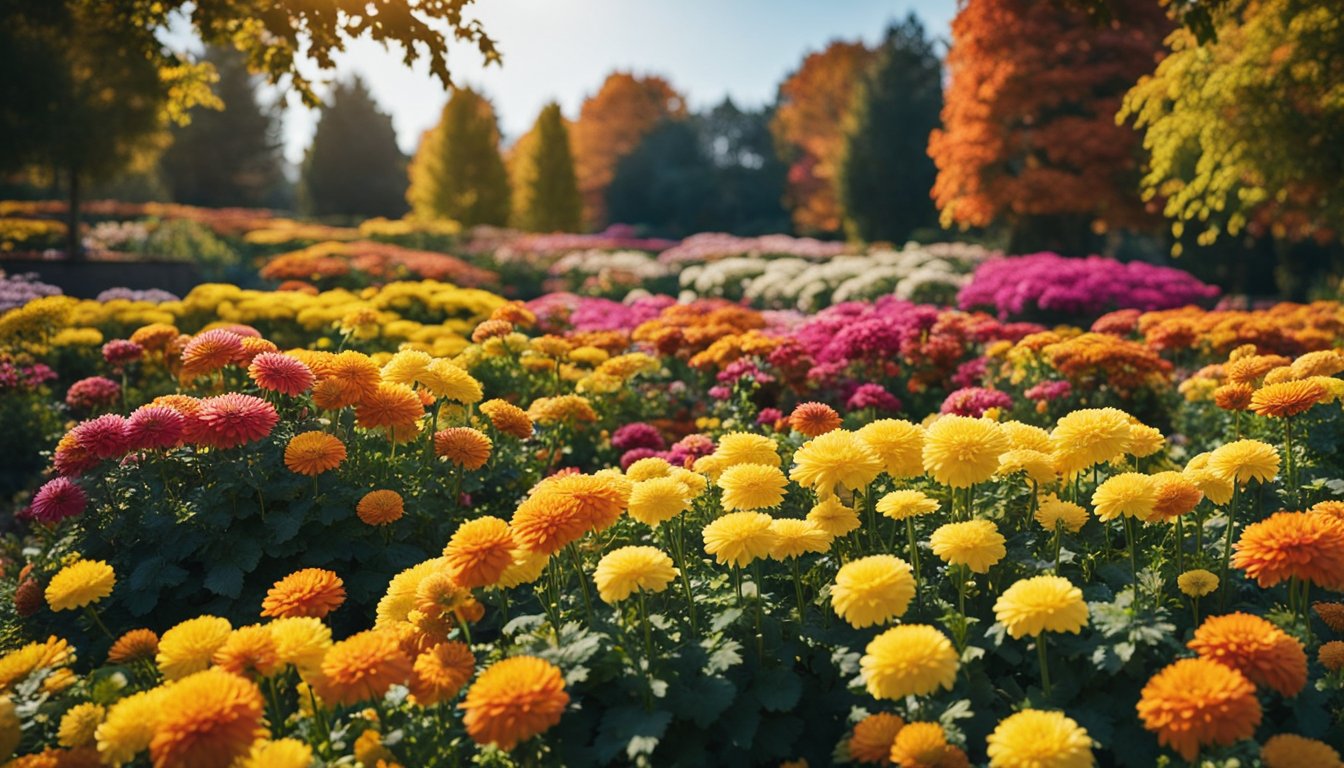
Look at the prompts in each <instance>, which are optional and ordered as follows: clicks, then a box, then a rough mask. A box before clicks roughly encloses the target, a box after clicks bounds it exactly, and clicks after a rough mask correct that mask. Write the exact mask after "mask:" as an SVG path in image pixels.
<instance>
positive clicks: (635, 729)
mask: <svg viewBox="0 0 1344 768" xmlns="http://www.w3.org/2000/svg"><path fill="white" fill-rule="evenodd" d="M671 722H672V713H671V712H668V711H666V710H661V709H659V710H654V711H652V712H650V711H648V710H645V709H643V708H641V707H615V708H613V709H610V710H608V711H607V713H606V714H605V715H603V717H602V724H601V725H600V726H598V729H597V744H596V747H597V752H598V756H599V757H600V758H601V761H602V762H603V763H608V762H611V761H612V760H613V759H615V758H616V756H617V755H619V754H621V753H622V752H624V753H625V756H626V757H627V758H629V759H631V760H633V759H635V758H636V757H638V756H640V755H649V754H652V753H653V750H654V749H655V748H657V746H658V741H659V740H660V739H662V737H663V733H665V732H666V731H667V726H668V724H669V723H671Z"/></svg>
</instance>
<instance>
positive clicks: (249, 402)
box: [197, 392, 280, 448]
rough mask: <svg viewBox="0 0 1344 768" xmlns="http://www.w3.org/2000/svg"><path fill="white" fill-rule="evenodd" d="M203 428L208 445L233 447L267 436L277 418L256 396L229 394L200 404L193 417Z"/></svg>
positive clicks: (268, 405)
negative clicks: (199, 409)
mask: <svg viewBox="0 0 1344 768" xmlns="http://www.w3.org/2000/svg"><path fill="white" fill-rule="evenodd" d="M197 418H198V419H199V420H200V422H201V426H202V427H203V428H204V429H205V432H206V434H205V439H206V442H207V444H208V445H212V446H214V447H216V448H236V447H238V446H240V445H243V444H245V443H250V442H253V441H255V440H260V439H262V438H263V437H266V436H267V435H269V434H271V430H272V429H273V428H274V427H275V423H276V422H277V421H279V420H280V416H279V415H278V414H277V413H276V412H275V408H274V407H272V406H271V404H270V403H268V402H266V401H265V400H262V399H261V398H259V397H253V396H251V395H240V394H238V393H237V392H230V393H229V394H227V395H219V396H218V397H207V398H205V399H204V400H202V401H201V413H200V415H199V416H198V417H197Z"/></svg>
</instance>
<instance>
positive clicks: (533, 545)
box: [509, 489, 588, 555]
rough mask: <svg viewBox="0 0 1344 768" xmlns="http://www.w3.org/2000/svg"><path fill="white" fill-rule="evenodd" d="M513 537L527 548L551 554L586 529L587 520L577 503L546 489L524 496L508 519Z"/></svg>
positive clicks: (579, 535) (581, 534)
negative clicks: (510, 518) (511, 517)
mask: <svg viewBox="0 0 1344 768" xmlns="http://www.w3.org/2000/svg"><path fill="white" fill-rule="evenodd" d="M509 527H510V528H511V529H512V530H513V539H514V541H515V542H517V543H518V546H520V547H522V548H523V549H525V550H527V551H528V552H537V553H541V554H546V555H553V554H555V553H556V552H559V551H560V550H561V549H563V548H564V547H565V545H566V544H569V543H570V542H572V541H577V540H578V539H579V538H580V537H582V536H583V534H584V533H586V532H587V531H588V520H587V518H585V517H584V516H583V515H582V514H581V510H580V509H579V507H578V505H576V504H573V503H571V502H570V500H569V499H568V498H566V497H565V496H563V495H561V494H558V493H551V492H549V491H547V490H544V489H543V490H540V491H535V492H533V494H532V495H531V496H528V497H527V498H526V499H523V503H521V504H519V505H518V508H517V509H516V510H514V512H513V519H512V520H510V521H509Z"/></svg>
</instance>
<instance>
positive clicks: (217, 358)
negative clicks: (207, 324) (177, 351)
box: [182, 328, 243, 378]
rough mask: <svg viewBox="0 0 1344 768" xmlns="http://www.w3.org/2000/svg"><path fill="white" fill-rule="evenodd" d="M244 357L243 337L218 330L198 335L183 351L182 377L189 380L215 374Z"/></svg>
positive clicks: (221, 329) (231, 332)
mask: <svg viewBox="0 0 1344 768" xmlns="http://www.w3.org/2000/svg"><path fill="white" fill-rule="evenodd" d="M242 355H243V338H242V336H240V335H238V334H236V333H234V332H233V331H227V330H224V329H223V328H216V329H214V330H212V331H206V332H204V333H201V334H198V335H197V336H196V337H194V338H193V339H192V340H191V341H189V342H187V346H186V347H185V348H184V349H183V350H182V375H183V376H186V377H188V378H190V377H194V376H200V375H202V374H206V373H213V372H215V371H217V370H219V369H220V368H223V367H224V366H226V365H228V364H229V363H232V362H234V361H235V360H237V359H238V358H240V357H242Z"/></svg>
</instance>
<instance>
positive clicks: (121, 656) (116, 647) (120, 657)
mask: <svg viewBox="0 0 1344 768" xmlns="http://www.w3.org/2000/svg"><path fill="white" fill-rule="evenodd" d="M158 652H159V636H158V635H156V634H154V632H153V631H152V630H148V629H132V630H131V631H130V632H127V633H126V634H124V635H122V636H121V637H119V638H117V641H116V642H115V643H113V644H112V647H111V648H109V649H108V650H107V663H108V664H130V663H132V662H135V661H139V660H141V659H153V658H154V656H155V654H157V653H158Z"/></svg>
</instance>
